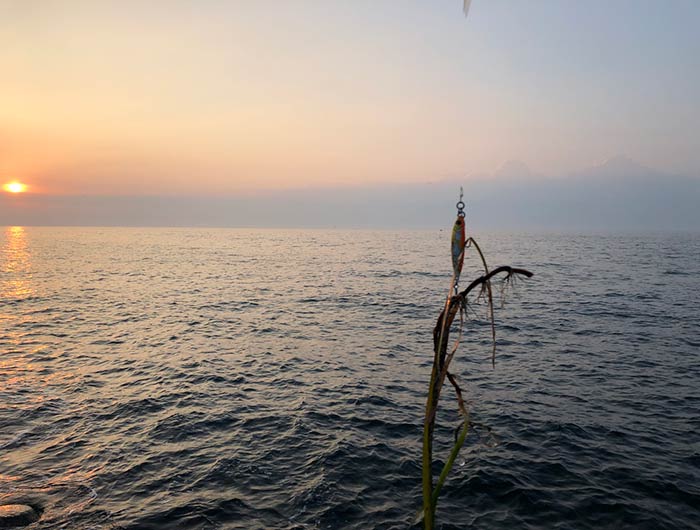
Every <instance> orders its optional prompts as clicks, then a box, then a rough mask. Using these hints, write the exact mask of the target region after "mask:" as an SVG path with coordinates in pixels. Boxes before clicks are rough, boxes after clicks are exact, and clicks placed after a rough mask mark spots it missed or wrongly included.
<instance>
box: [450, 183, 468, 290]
mask: <svg viewBox="0 0 700 530" xmlns="http://www.w3.org/2000/svg"><path fill="white" fill-rule="evenodd" d="M463 197H464V192H463V191H462V188H460V189H459V202H458V203H457V219H456V220H455V224H454V227H453V228H452V270H453V271H454V276H453V280H452V284H453V285H454V288H455V289H457V285H458V284H459V276H460V274H462V265H463V264H464V243H465V241H466V237H467V226H466V222H465V221H464V216H465V213H464V201H463V200H462V198H463Z"/></svg>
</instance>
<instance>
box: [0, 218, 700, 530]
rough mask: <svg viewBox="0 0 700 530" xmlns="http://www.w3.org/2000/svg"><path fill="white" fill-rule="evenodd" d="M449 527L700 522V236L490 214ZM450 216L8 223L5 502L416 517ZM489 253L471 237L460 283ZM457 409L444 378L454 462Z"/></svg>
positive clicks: (184, 518)
mask: <svg viewBox="0 0 700 530" xmlns="http://www.w3.org/2000/svg"><path fill="white" fill-rule="evenodd" d="M476 236H477V238H478V240H479V241H480V243H481V246H482V248H483V249H484V251H485V253H486V255H487V257H488V259H489V262H490V264H491V265H493V266H495V265H501V264H513V265H516V266H521V267H525V268H528V269H530V270H532V271H533V272H534V273H535V276H534V278H532V279H531V280H527V281H521V282H518V283H517V284H516V285H515V286H514V288H513V289H511V290H508V291H507V292H506V293H505V294H506V297H507V299H506V303H505V305H504V306H503V307H502V308H501V307H500V306H499V307H498V308H497V311H496V318H497V329H498V355H497V360H496V367H495V369H493V368H492V367H491V364H490V342H489V340H490V335H489V328H488V324H487V321H486V318H485V316H486V312H485V308H484V306H483V304H481V305H480V304H478V303H475V304H474V306H473V309H474V313H473V315H471V317H472V318H471V319H470V320H469V321H468V322H467V324H466V329H465V335H464V339H463V343H462V346H461V349H460V351H459V353H458V355H457V357H456V359H455V361H454V364H453V369H454V372H455V373H456V374H457V375H458V377H459V378H460V380H461V383H462V387H463V388H464V390H465V394H466V396H467V398H468V400H469V403H470V407H471V411H472V418H473V419H474V420H475V421H476V422H477V423H478V425H479V426H478V427H477V428H475V429H473V431H472V432H471V433H470V435H469V437H468V438H467V444H466V445H465V448H464V449H463V452H462V454H461V456H460V457H459V459H458V462H457V465H456V466H455V468H454V470H453V473H452V475H451V476H450V478H449V479H448V483H447V485H446V487H445V489H444V490H443V496H442V497H441V501H440V505H439V508H438V521H439V528H442V529H445V530H447V529H461V528H484V529H497V528H524V529H544V528H547V529H550V528H561V529H588V528H590V529H594V528H595V529H598V528H635V529H640V528H648V529H666V528H667V529H671V528H673V529H678V528H698V527H700V236H698V235H665V236H655V235H635V236H623V235H619V236H612V235H608V236H595V235H580V236H576V235H553V234H547V235H544V234H540V235H536V234H535V235H533V234H529V235H527V234H476ZM448 238H449V232H448V231H447V230H446V231H423V232H400V231H399V232H397V231H373V232H370V231H367V232H365V231H322V230H317V231H303V230H298V231H294V230H289V231H279V230H228V229H136V228H133V229H123V228H20V227H8V228H0V274H1V275H0V504H5V503H9V502H18V501H21V502H28V503H30V504H32V505H34V506H37V507H38V508H39V509H41V510H42V512H43V513H42V518H41V520H40V521H39V522H38V523H36V524H34V525H33V526H32V527H31V528H42V529H62V528H71V529H116V528H121V529H161V528H162V529H215V528H222V529H252V530H255V529H288V530H292V529H298V530H302V529H336V528H338V529H358V530H359V529H363V530H364V529H405V528H412V524H413V521H414V519H415V516H416V513H417V511H418V509H419V507H420V502H421V487H420V464H419V462H420V437H421V425H422V414H423V407H424V401H425V394H426V391H427V383H428V379H429V373H430V365H431V362H432V335H431V332H432V328H433V325H434V322H435V318H436V317H437V314H438V312H439V311H440V309H441V306H442V304H443V302H444V296H445V294H446V290H447V288H448V284H449V279H450V259H449V241H448ZM478 274H479V271H478V267H477V262H476V260H475V256H473V255H469V256H468V257H467V262H466V265H465V273H464V276H465V277H466V278H469V277H472V276H476V275H478ZM456 411H457V407H456V404H455V402H454V400H453V397H452V396H451V395H450V392H449V391H448V390H447V388H446V391H445V393H444V398H443V402H442V408H441V412H440V415H439V422H440V424H441V425H442V427H441V428H440V429H439V430H438V432H437V435H438V438H439V442H438V443H437V448H436V451H437V453H436V457H437V458H438V460H440V459H441V458H444V457H445V456H444V455H445V451H446V448H447V447H448V444H449V441H450V438H451V436H452V433H453V429H454V428H455V426H456V425H457V421H458V420H457V414H456Z"/></svg>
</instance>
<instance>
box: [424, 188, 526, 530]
mask: <svg viewBox="0 0 700 530" xmlns="http://www.w3.org/2000/svg"><path fill="white" fill-rule="evenodd" d="M460 202H461V199H460ZM469 247H474V248H475V249H476V251H477V253H478V254H479V257H480V259H481V264H482V265H483V269H484V273H483V275H481V276H479V277H478V278H476V279H474V280H472V282H471V283H470V284H469V285H468V286H467V288H466V289H464V290H462V291H458V289H457V288H456V287H455V286H456V284H457V282H458V279H459V272H460V271H459V270H455V273H454V276H453V277H452V283H451V287H450V291H449V294H448V296H447V298H446V300H445V307H444V309H443V310H442V311H441V313H440V315H439V316H438V319H437V322H436V324H435V327H434V329H433V348H434V350H433V353H434V355H433V366H432V371H431V374H430V384H429V387H428V396H427V400H426V405H425V420H424V424H423V458H422V468H423V473H422V482H423V510H422V511H421V513H420V515H421V516H422V518H423V523H424V528H425V530H433V528H435V512H436V509H437V504H438V498H439V496H440V491H441V490H442V487H443V486H444V484H445V481H446V480H447V476H448V475H449V473H450V470H451V469H452V466H453V465H454V462H455V459H456V458H457V456H458V455H459V451H460V450H461V448H462V446H463V445H464V442H465V439H466V437H467V433H468V432H469V427H470V419H469V408H468V406H467V404H466V403H465V400H464V397H463V392H462V389H461V387H460V386H459V383H458V382H457V378H456V377H455V376H454V374H453V373H451V372H450V371H449V368H450V363H451V362H452V360H453V358H454V356H455V354H456V353H457V350H458V349H459V346H460V342H461V339H462V330H463V327H464V322H465V321H466V320H467V317H468V309H469V300H468V297H469V295H470V293H472V292H473V291H475V290H476V289H479V291H478V293H479V294H478V298H483V299H485V300H486V302H487V306H488V311H489V319H490V324H491V339H492V343H493V346H492V349H491V363H492V366H494V367H495V359H496V322H495V318H494V301H493V288H492V281H493V280H494V279H495V278H497V277H498V279H499V280H500V282H501V286H500V287H501V288H500V293H501V301H502V302H503V301H504V300H505V296H504V295H505V291H506V288H507V287H508V286H509V285H511V283H512V281H513V280H514V279H516V278H518V277H523V278H531V277H532V276H533V273H531V272H530V271H528V270H525V269H520V268H516V267H511V266H500V267H497V268H495V269H493V270H489V268H488V265H487V263H486V258H485V257H484V254H483V252H482V251H481V248H480V247H479V245H478V244H477V242H476V241H475V240H474V238H471V237H470V238H469V239H468V240H467V241H466V242H465V244H464V249H463V250H462V254H464V252H465V251H466V249H467V248H469ZM462 257H463V256H460V259H461V258H462ZM453 292H454V294H453ZM458 315H459V325H458V326H457V330H458V335H457V338H456V340H455V341H454V343H453V344H452V345H451V346H450V332H451V330H452V327H453V324H454V321H455V319H456V318H457V316H458ZM445 379H447V380H448V381H449V382H450V384H451V385H452V387H453V388H454V391H455V397H456V401H457V407H458V409H459V414H460V416H461V417H462V421H461V423H460V425H458V427H457V429H456V431H455V440H454V444H453V446H452V449H451V450H450V454H449V456H448V458H447V460H446V461H445V464H444V465H443V468H442V471H441V472H440V475H439V476H438V478H437V481H436V482H434V480H433V440H434V433H435V421H436V417H437V410H438V403H439V401H440V394H441V392H442V388H443V386H444V383H445Z"/></svg>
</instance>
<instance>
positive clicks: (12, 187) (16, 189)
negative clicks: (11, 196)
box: [2, 180, 27, 193]
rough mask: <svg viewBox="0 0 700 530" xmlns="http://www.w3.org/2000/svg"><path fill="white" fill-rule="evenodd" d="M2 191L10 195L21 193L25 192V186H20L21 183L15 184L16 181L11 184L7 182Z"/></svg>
mask: <svg viewBox="0 0 700 530" xmlns="http://www.w3.org/2000/svg"><path fill="white" fill-rule="evenodd" d="M2 189H4V190H5V191H8V192H10V193H22V192H25V191H27V185H26V184H22V183H21V182H17V181H16V180H15V181H13V182H8V183H7V184H5V185H4V186H3V187H2Z"/></svg>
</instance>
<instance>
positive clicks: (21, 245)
mask: <svg viewBox="0 0 700 530" xmlns="http://www.w3.org/2000/svg"><path fill="white" fill-rule="evenodd" d="M3 239H4V241H3V243H2V247H0V252H1V253H0V259H2V261H1V262H0V270H1V271H2V284H0V296H1V297H2V298H3V299H8V298H26V297H28V296H31V295H32V294H34V290H33V289H32V286H31V278H32V264H31V254H30V251H29V245H28V242H27V233H26V231H25V229H24V227H22V226H10V227H7V228H6V229H5V234H4V238H3Z"/></svg>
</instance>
